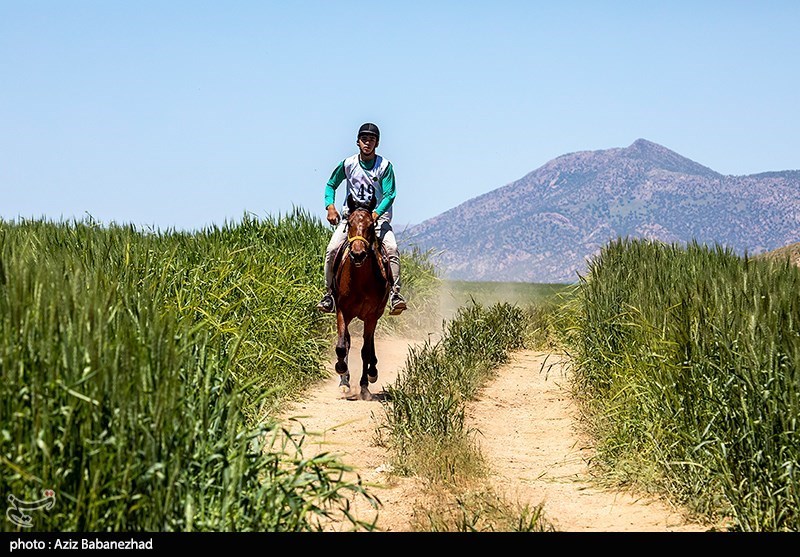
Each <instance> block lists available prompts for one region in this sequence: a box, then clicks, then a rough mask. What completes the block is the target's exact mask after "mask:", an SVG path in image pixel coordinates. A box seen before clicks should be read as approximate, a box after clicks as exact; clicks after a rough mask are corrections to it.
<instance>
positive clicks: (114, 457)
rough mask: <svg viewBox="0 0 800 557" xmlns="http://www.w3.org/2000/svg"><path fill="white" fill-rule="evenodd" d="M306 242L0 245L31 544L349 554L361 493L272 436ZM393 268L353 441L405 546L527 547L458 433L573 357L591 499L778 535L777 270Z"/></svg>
mask: <svg viewBox="0 0 800 557" xmlns="http://www.w3.org/2000/svg"><path fill="white" fill-rule="evenodd" d="M329 235H330V229H329V228H328V227H327V225H323V223H322V222H321V221H320V220H318V219H315V218H311V217H310V216H309V215H308V214H306V213H305V212H303V211H294V212H292V213H291V214H288V215H284V216H280V215H279V216H278V217H275V218H267V219H264V220H258V219H255V218H253V217H252V216H249V215H245V216H244V217H243V219H242V220H241V222H239V223H230V224H227V223H226V224H225V225H224V226H222V227H211V228H208V229H205V230H202V231H199V232H196V233H183V232H175V231H166V232H153V231H140V230H137V229H135V228H134V227H132V226H122V225H116V224H111V225H108V226H101V225H99V224H98V223H96V222H94V221H93V220H91V219H88V220H85V221H82V222H77V221H75V222H62V223H51V222H43V221H21V222H4V221H0V375H1V376H2V379H3V381H0V493H2V494H4V496H7V495H9V494H13V495H14V496H15V497H17V498H19V499H22V500H36V499H39V498H41V496H42V492H43V491H44V490H46V489H52V490H54V491H55V493H56V496H57V498H58V499H59V501H60V502H63V503H64V504H59V505H57V506H56V507H55V508H54V509H53V510H52V511H49V512H47V513H41V514H39V515H37V517H36V519H37V523H36V526H37V528H38V529H41V530H59V531H143V530H150V531H190V530H199V531H248V530H252V531H305V530H316V529H319V528H320V527H319V524H320V523H321V522H324V521H325V520H331V519H332V520H347V521H350V522H351V523H352V524H353V527H354V529H365V530H370V529H373V528H374V524H366V523H359V522H358V521H357V520H356V519H355V518H353V517H352V516H351V515H350V513H349V499H350V497H351V496H352V495H353V494H354V493H355V494H356V495H357V496H359V497H364V498H366V499H367V500H368V501H369V502H370V503H371V504H373V505H376V506H378V505H379V502H378V501H377V499H376V498H375V497H374V496H373V495H372V494H371V493H370V492H369V491H368V489H367V488H366V487H365V486H364V485H362V483H361V481H360V479H356V480H354V481H353V480H347V479H345V478H352V477H353V476H352V474H350V472H352V471H351V470H349V468H348V467H347V466H345V465H344V464H343V463H342V462H340V461H339V460H338V459H337V458H334V457H333V456H331V455H329V454H321V455H318V456H315V457H313V458H306V457H304V456H303V454H302V449H303V442H304V436H302V435H299V436H293V435H290V434H289V433H287V431H285V430H284V429H283V428H282V427H281V425H280V424H277V423H275V422H274V419H273V418H272V416H275V415H277V412H278V411H279V410H280V409H281V407H282V406H283V405H284V404H285V403H286V402H287V401H289V400H293V399H295V398H296V397H297V396H298V394H299V393H301V392H302V391H303V390H305V389H306V388H307V387H308V386H310V385H312V384H314V383H315V382H317V381H318V380H319V379H321V378H322V377H323V372H324V368H325V365H326V362H327V358H328V356H329V349H330V346H331V343H332V342H333V339H334V334H335V328H334V317H333V316H331V315H324V314H320V313H319V312H317V311H316V310H315V307H314V306H315V304H316V302H317V301H318V299H319V297H320V296H321V294H322V254H323V253H324V249H325V245H326V244H327V241H328V239H329ZM401 257H402V258H403V281H404V293H405V294H406V297H407V299H408V302H409V306H410V309H411V310H410V311H407V312H405V313H404V314H403V315H401V316H399V318H397V319H391V320H381V322H380V324H379V332H384V333H399V334H409V335H411V336H418V335H419V334H420V332H422V331H428V340H427V341H426V342H425V343H424V344H422V345H420V346H419V347H418V348H415V349H413V350H412V351H411V352H410V353H409V355H408V358H407V360H406V365H405V368H404V370H403V371H402V373H401V374H400V376H399V378H398V380H397V383H396V384H395V385H393V386H392V387H391V388H390V389H388V390H387V393H388V399H387V401H386V402H385V404H384V406H383V409H384V410H385V412H386V418H387V419H386V422H385V424H384V425H383V426H382V427H381V428H380V429H379V430H378V431H377V432H376V435H377V436H378V438H379V442H381V443H383V444H384V445H385V446H386V447H387V448H388V449H389V450H390V451H391V453H392V455H393V456H392V459H393V464H394V467H395V469H396V470H398V472H399V473H402V474H414V475H417V476H419V477H422V478H424V479H426V480H427V482H428V484H429V486H430V490H431V495H432V497H431V498H430V499H431V500H434V501H437V504H435V505H434V506H432V507H431V508H428V509H421V513H420V516H419V517H418V518H419V523H418V524H417V528H418V529H420V530H429V531H546V530H550V529H551V528H550V526H549V525H548V523H547V522H546V521H545V519H544V517H543V516H542V515H541V509H540V508H538V507H536V508H533V509H531V508H516V507H514V506H513V505H510V504H509V503H507V502H506V501H504V500H503V499H502V498H501V497H498V496H497V495H496V494H494V493H492V492H491V491H490V490H489V489H487V488H485V487H484V486H485V485H486V484H487V482H486V481H485V478H486V475H487V474H489V473H490V471H489V470H488V468H487V465H486V463H485V462H483V460H482V457H481V455H480V454H479V452H478V451H477V449H476V446H475V443H474V437H473V435H474V433H475V432H472V431H469V430H467V429H465V422H464V415H465V405H466V404H467V403H469V402H470V401H471V400H473V399H474V398H475V396H476V395H477V393H478V392H479V391H480V389H481V388H482V386H483V385H484V384H485V383H486V382H487V381H488V380H490V379H491V378H492V376H493V374H494V373H495V371H496V369H497V367H498V366H499V365H502V364H503V363H504V362H505V361H506V360H507V358H508V356H509V354H510V353H511V352H513V351H515V350H519V349H521V348H539V349H543V348H557V349H558V350H563V351H566V352H567V353H568V354H569V355H570V356H571V360H572V364H573V372H574V373H573V374H572V376H573V391H574V395H575V397H576V399H577V400H578V401H579V403H580V404H581V407H582V410H583V412H584V418H585V420H584V423H585V424H586V426H587V428H588V430H589V432H590V433H591V434H592V435H593V436H594V437H595V439H596V440H597V443H598V446H597V450H598V460H597V464H598V466H600V467H601V471H602V473H603V475H604V477H605V478H606V480H607V481H608V482H612V483H615V484H636V485H637V486H638V487H641V488H645V489H648V490H651V491H653V492H658V493H666V494H668V495H669V496H670V497H671V498H673V499H674V500H676V501H678V502H681V503H683V504H685V505H688V506H689V507H690V508H692V509H694V510H695V511H697V512H698V513H699V514H702V515H705V516H707V517H709V518H718V517H731V519H732V520H733V521H734V527H735V528H736V529H739V530H745V531H783V530H793V531H796V530H798V529H800V512H798V509H800V492H799V491H798V488H797V485H798V477H797V474H798V472H797V470H798V452H799V451H800V441H799V440H798V436H797V423H798V413H799V412H800V394H799V393H800V388H799V387H800V384H799V381H800V377H799V376H798V373H799V371H798V361H800V359H799V358H800V298H798V296H797V293H798V292H800V270H798V268H797V267H795V266H793V265H792V264H791V262H790V260H789V258H777V259H770V258H758V259H753V258H740V257H737V256H735V255H733V254H732V253H730V252H728V251H726V250H723V249H721V248H719V247H717V248H716V249H709V248H706V247H702V246H698V245H690V246H687V247H678V246H675V245H672V246H670V245H664V244H659V243H651V242H644V241H629V240H619V241H617V242H612V243H610V244H609V245H608V246H606V248H605V249H604V250H603V251H602V252H601V254H600V255H599V256H598V258H596V259H595V260H594V261H593V262H592V264H591V265H590V267H589V272H588V273H587V276H586V277H585V278H582V280H581V281H580V282H579V283H578V284H576V285H528V284H523V283H512V284H508V283H465V282H460V281H441V280H440V279H439V278H437V277H436V275H435V272H434V270H433V266H432V265H431V264H430V263H429V258H428V254H427V253H422V252H419V251H417V250H414V249H411V250H403V251H401ZM434 329H435V334H434V333H431V332H430V331H431V330H434ZM423 338H424V337H423ZM435 338H438V340H433V339H435ZM2 524H3V526H2V529H6V530H15V529H17V527H16V526H14V524H13V523H11V522H10V521H8V520H4V521H2Z"/></svg>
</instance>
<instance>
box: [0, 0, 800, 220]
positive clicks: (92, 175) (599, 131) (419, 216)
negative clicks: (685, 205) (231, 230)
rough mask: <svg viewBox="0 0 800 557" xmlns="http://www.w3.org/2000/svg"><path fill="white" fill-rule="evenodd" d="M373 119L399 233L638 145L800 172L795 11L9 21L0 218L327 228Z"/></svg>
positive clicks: (170, 15)
mask: <svg viewBox="0 0 800 557" xmlns="http://www.w3.org/2000/svg"><path fill="white" fill-rule="evenodd" d="M367 121H371V122H375V123H376V124H378V126H379V127H380V129H381V133H382V138H381V143H380V146H379V147H378V152H379V153H381V154H382V155H384V156H385V157H387V158H388V159H390V160H391V161H392V163H393V164H394V167H395V173H396V178H397V189H398V197H397V200H396V202H395V210H394V215H395V217H394V223H395V228H396V229H397V228H401V229H402V228H403V227H404V226H405V225H407V224H417V223H420V222H422V221H424V220H426V219H429V218H431V217H434V216H436V215H438V214H440V213H442V212H444V211H447V210H448V209H451V208H453V207H455V206H457V205H459V204H461V203H462V202H464V201H467V200H468V199H471V198H473V197H476V196H478V195H481V194H483V193H487V192H489V191H491V190H493V189H496V188H499V187H502V186H504V185H506V184H508V183H510V182H513V181H515V180H517V179H519V178H521V177H522V176H524V175H525V174H527V173H528V172H531V171H532V170H535V169H537V168H539V167H540V166H542V165H543V164H545V163H546V162H548V161H549V160H551V159H553V158H555V157H557V156H559V155H562V154H565V153H570V152H575V151H584V150H596V149H608V148H612V147H627V146H628V145H630V144H631V143H633V142H634V141H635V140H636V139H638V138H644V139H647V140H650V141H653V142H655V143H658V144H660V145H663V146H664V147H667V148H668V149H671V150H673V151H676V152H677V153H679V154H681V155H683V156H686V157H688V158H690V159H692V160H694V161H696V162H698V163H700V164H703V165H705V166H708V167H710V168H712V169H713V170H716V171H717V172H720V173H722V174H735V175H742V174H752V173H757V172H764V171H769V170H794V169H800V2H796V1H794V0H791V1H789V0H787V1H769V0H766V1H760V2H753V1H736V0H730V1H704V0H691V1H680V0H665V1H661V2H653V1H647V0H636V1H630V2H628V1H600V0H596V1H574V0H562V1H558V2H553V1H551V0H548V1H534V0H528V1H511V0H493V1H481V2H478V1H469V0H461V1H455V0H453V1H444V0H442V1H437V0H427V1H416V0H402V1H391V2H389V1H380V0H372V1H369V2H361V1H347V0H339V1H323V0H319V1H289V0H287V1H283V0H281V1H272V0H259V1H257V0H252V1H245V0H230V1H226V2H222V1H216V2H214V1H210V0H193V1H183V0H158V1H153V0H126V1H123V0H49V1H47V0H0V194H2V195H1V196H0V218H3V219H6V220H10V219H18V218H47V219H51V220H56V221H58V220H61V219H69V220H71V219H72V218H78V219H82V218H84V217H85V216H86V215H91V216H92V217H93V218H94V219H96V220H98V221H100V222H102V223H109V222H111V221H114V222H117V223H133V224H136V225H137V226H140V227H151V228H152V227H155V228H158V229H168V228H177V229H186V230H192V229H198V228H202V227H205V226H207V225H210V224H218V225H222V224H223V223H224V222H225V221H229V222H230V221H238V220H239V219H241V217H242V215H243V214H244V213H246V212H248V213H252V214H254V215H256V216H258V217H264V216H266V215H278V214H286V213H288V212H289V211H291V210H292V208H293V207H302V208H305V209H308V210H309V211H310V212H311V213H312V214H315V215H318V216H319V217H320V219H323V218H324V214H325V211H324V207H323V205H324V202H323V193H324V186H325V182H326V181H327V180H328V178H329V176H330V174H331V172H332V170H333V169H334V167H335V166H336V165H337V164H338V163H339V162H340V161H341V160H342V159H344V158H345V157H347V156H348V155H351V154H353V153H355V152H356V145H355V139H356V137H355V136H356V132H357V130H358V127H359V126H360V125H361V124H362V123H364V122H367ZM343 197H344V186H342V187H340V189H339V190H338V192H337V198H336V201H337V205H341V202H342V201H343Z"/></svg>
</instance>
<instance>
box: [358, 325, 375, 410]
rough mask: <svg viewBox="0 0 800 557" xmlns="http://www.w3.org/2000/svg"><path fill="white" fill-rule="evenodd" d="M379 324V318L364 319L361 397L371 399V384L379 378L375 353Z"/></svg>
mask: <svg viewBox="0 0 800 557" xmlns="http://www.w3.org/2000/svg"><path fill="white" fill-rule="evenodd" d="M377 324H378V320H377V319H368V320H366V321H364V345H363V346H362V347H361V363H362V369H361V381H360V385H361V398H362V399H364V400H371V399H372V395H371V394H370V392H369V384H370V383H374V382H375V381H377V380H378V368H377V367H376V364H377V363H378V358H377V357H376V355H375V328H376V326H377Z"/></svg>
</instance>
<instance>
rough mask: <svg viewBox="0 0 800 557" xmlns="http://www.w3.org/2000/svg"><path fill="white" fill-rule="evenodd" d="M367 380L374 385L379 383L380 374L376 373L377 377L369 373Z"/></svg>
mask: <svg viewBox="0 0 800 557" xmlns="http://www.w3.org/2000/svg"><path fill="white" fill-rule="evenodd" d="M367 379H369V382H370V383H374V382H375V381H377V380H378V372H377V371H376V372H375V375H370V374H369V373H368V374H367Z"/></svg>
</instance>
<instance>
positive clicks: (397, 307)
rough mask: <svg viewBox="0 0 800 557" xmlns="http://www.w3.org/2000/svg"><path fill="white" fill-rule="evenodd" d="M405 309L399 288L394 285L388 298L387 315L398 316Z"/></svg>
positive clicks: (404, 302)
mask: <svg viewBox="0 0 800 557" xmlns="http://www.w3.org/2000/svg"><path fill="white" fill-rule="evenodd" d="M406 307H407V306H406V301H405V299H403V297H402V296H401V295H400V286H399V285H398V284H396V283H395V285H394V286H392V293H391V295H390V296H389V315H400V314H401V313H403V310H404V309H406Z"/></svg>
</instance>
